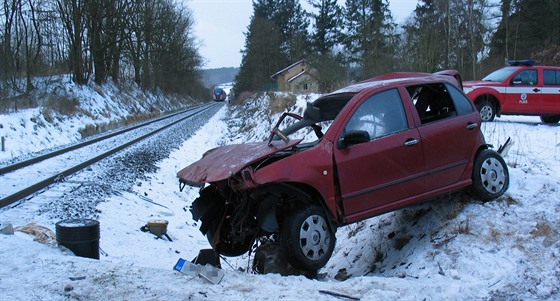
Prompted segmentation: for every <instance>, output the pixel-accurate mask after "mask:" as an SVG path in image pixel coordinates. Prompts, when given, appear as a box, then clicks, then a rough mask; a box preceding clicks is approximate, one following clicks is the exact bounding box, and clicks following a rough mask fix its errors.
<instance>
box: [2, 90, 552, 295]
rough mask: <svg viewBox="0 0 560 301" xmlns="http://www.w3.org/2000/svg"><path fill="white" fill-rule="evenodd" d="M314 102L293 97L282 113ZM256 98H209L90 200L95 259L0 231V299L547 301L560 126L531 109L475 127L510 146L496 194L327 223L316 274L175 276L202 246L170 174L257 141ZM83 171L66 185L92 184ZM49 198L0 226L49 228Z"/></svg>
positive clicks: (241, 267)
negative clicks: (158, 229) (215, 107)
mask: <svg viewBox="0 0 560 301" xmlns="http://www.w3.org/2000/svg"><path fill="white" fill-rule="evenodd" d="M313 97H316V96H307V97H305V96H298V101H297V104H296V105H295V106H294V107H292V108H291V110H295V111H298V110H301V107H303V105H304V104H305V102H306V101H307V100H310V99H309V98H313ZM266 102H267V99H266V98H261V99H258V100H256V101H254V102H251V103H248V104H245V105H244V106H237V107H234V106H232V107H229V106H224V107H222V108H221V109H220V110H219V111H218V112H217V113H216V114H215V115H214V116H213V117H212V118H211V119H210V120H209V121H208V123H207V124H206V125H204V126H203V127H202V128H200V130H198V131H197V132H196V133H195V134H194V135H193V136H191V137H190V138H189V139H188V140H186V141H185V142H184V143H183V144H182V145H181V146H180V147H179V148H178V149H176V150H174V151H172V152H171V154H170V155H169V157H168V158H166V159H163V160H161V161H160V162H159V163H158V170H157V171H155V172H152V173H149V174H147V175H146V177H145V178H144V179H140V180H137V182H136V184H135V185H134V186H133V187H132V188H131V189H128V190H123V191H119V192H118V193H116V194H112V195H110V196H108V197H106V198H104V199H102V200H101V202H100V203H99V205H98V206H97V207H96V214H97V216H98V217H97V220H99V222H100V229H101V239H100V247H101V250H102V251H101V258H100V260H94V259H89V258H82V257H76V256H74V255H73V254H72V253H71V252H70V251H68V250H65V249H64V248H62V247H58V246H56V245H55V244H44V243H39V242H36V241H33V238H34V236H32V235H28V234H25V233H23V232H21V231H16V232H15V235H0V297H1V299H2V300H68V299H76V300H105V299H109V298H111V299H115V300H219V299H221V300H269V299H277V300H311V299H314V300H349V299H348V298H344V297H335V296H332V295H329V294H325V293H322V292H321V291H330V292H337V293H341V294H344V295H347V296H351V297H354V298H359V299H361V300H558V299H560V281H559V279H560V232H559V231H560V230H559V229H560V192H559V189H560V188H559V187H560V127H558V126H549V125H542V124H539V123H538V121H539V119H538V118H537V117H520V116H512V117H502V118H499V119H497V121H496V122H492V123H485V124H483V131H484V133H485V136H486V139H487V141H488V142H489V143H493V144H494V145H495V146H496V147H497V146H498V145H499V144H500V143H503V142H504V141H505V139H506V138H507V137H511V138H512V139H513V140H514V141H515V144H514V146H513V148H512V149H511V151H510V153H509V155H508V156H507V157H506V161H507V163H508V165H509V168H510V170H509V171H510V177H511V181H510V188H509V190H508V192H507V193H506V194H505V195H504V196H503V197H502V198H500V199H498V200H496V201H492V202H488V203H480V202H478V201H475V200H474V199H473V198H472V197H470V196H469V195H468V194H466V193H465V194H458V195H453V196H450V197H448V198H441V199H438V200H435V201H434V202H431V203H427V204H423V205H419V206H415V207H410V208H406V209H403V210H399V211H396V212H393V213H388V214H385V215H381V216H378V217H375V218H372V219H369V220H366V221H363V222H359V223H356V224H352V225H349V226H347V227H343V228H340V229H339V230H338V232H337V245H336V248H335V251H334V254H333V257H332V258H331V260H330V261H329V262H328V264H327V266H326V267H325V268H323V269H322V270H321V271H320V273H322V274H324V275H325V276H324V278H323V279H321V280H312V279H308V278H305V277H303V276H288V277H282V276H280V275H276V274H268V275H255V274H252V273H250V272H246V271H247V270H249V267H250V265H251V263H250V260H251V259H250V258H247V257H246V256H242V257H238V258H226V259H225V260H227V262H225V261H222V267H223V268H224V270H225V277H224V278H223V280H222V281H221V282H220V283H219V284H212V283H210V282H208V281H207V280H205V279H202V278H198V277H190V276H187V275H184V274H181V273H179V272H177V271H174V270H173V269H172V268H173V266H174V265H175V263H176V262H177V260H178V259H179V258H183V259H187V260H191V259H193V258H194V257H195V256H196V255H197V254H198V251H199V250H200V249H204V248H208V247H209V245H208V242H207V241H206V238H205V237H203V236H202V234H201V233H200V232H199V230H198V226H199V225H198V224H197V223H196V222H194V221H193V220H192V217H191V215H190V212H189V211H188V210H187V209H188V206H189V205H190V203H191V202H192V201H193V200H194V198H195V197H196V196H197V195H198V191H197V189H194V188H186V190H185V191H183V192H180V191H179V188H178V182H177V179H176V173H177V171H178V170H180V169H181V168H182V167H184V166H186V165H188V164H190V163H191V162H193V161H195V160H198V159H199V158H200V157H201V156H202V154H203V153H204V152H205V151H206V150H208V149H210V148H213V147H215V146H217V145H223V144H230V143H239V142H241V141H255V140H262V139H263V138H264V137H266V136H267V135H268V130H269V128H270V123H271V122H274V121H275V120H276V118H277V116H278V115H275V116H269V114H268V111H267V105H266ZM247 113H249V114H250V116H251V118H247ZM2 118H4V116H2ZM2 121H4V119H2ZM68 131H70V129H68ZM95 170H96V168H93V169H92V170H90V171H85V172H84V173H81V174H77V175H75V176H73V177H72V179H71V181H74V182H80V181H88V180H91V177H92V176H95V175H92V173H93V172H94V171H95ZM88 173H89V174H88ZM115 180H118V179H115ZM54 202H56V199H53V197H52V195H51V194H49V193H48V192H46V193H43V194H39V195H37V196H35V197H33V198H31V199H29V200H27V201H25V202H22V203H21V204H19V205H18V206H17V207H12V208H4V209H1V210H0V223H1V225H2V226H5V225H6V224H8V223H11V224H13V226H14V227H18V226H24V225H26V224H28V223H31V222H35V223H36V224H38V225H42V226H45V227H47V228H50V229H51V230H53V231H54V229H55V223H56V222H58V221H59V220H58V219H56V218H55V217H53V215H52V214H49V212H44V211H42V210H40V209H41V208H43V207H42V206H43V204H44V203H54ZM83 218H87V216H84V217H83ZM148 220H167V221H169V227H168V234H169V235H170V237H171V239H172V241H169V240H167V239H166V238H163V239H155V238H154V236H153V235H151V234H149V233H146V232H142V231H141V230H140V227H141V226H143V225H145V224H146V222H147V221H148Z"/></svg>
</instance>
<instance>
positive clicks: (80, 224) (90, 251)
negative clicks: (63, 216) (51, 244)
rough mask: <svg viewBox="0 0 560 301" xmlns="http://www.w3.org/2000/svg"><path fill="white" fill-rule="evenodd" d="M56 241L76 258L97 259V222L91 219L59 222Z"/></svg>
mask: <svg viewBox="0 0 560 301" xmlns="http://www.w3.org/2000/svg"><path fill="white" fill-rule="evenodd" d="M56 241H57V242H58V244H59V245H63V246H65V247H67V248H68V249H70V250H71V251H72V252H74V254H76V255H77V256H81V257H88V258H93V259H99V222H98V221H96V220H93V219H67V220H62V221H59V222H58V223H56Z"/></svg>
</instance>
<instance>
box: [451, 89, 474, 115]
mask: <svg viewBox="0 0 560 301" xmlns="http://www.w3.org/2000/svg"><path fill="white" fill-rule="evenodd" d="M446 87H447V90H448V91H449V94H450V95H451V98H452V99H453V103H454V104H455V107H456V108H457V114H458V115H464V114H468V113H472V112H474V107H473V104H472V102H471V101H470V100H469V98H468V97H467V96H466V95H465V94H463V92H461V91H459V89H457V88H456V87H454V86H452V85H449V84H446Z"/></svg>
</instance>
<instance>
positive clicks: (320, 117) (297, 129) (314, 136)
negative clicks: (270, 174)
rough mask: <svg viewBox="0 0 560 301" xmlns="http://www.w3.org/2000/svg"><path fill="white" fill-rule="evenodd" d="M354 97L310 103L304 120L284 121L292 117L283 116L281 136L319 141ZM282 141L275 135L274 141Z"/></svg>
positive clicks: (328, 97) (333, 96)
mask: <svg viewBox="0 0 560 301" xmlns="http://www.w3.org/2000/svg"><path fill="white" fill-rule="evenodd" d="M353 96H354V94H350V93H347V94H337V95H329V96H325V97H320V98H318V99H317V100H315V101H313V102H310V103H308V104H307V108H306V109H305V111H304V113H303V118H302V119H300V120H297V121H295V122H294V119H292V118H286V120H282V119H283V118H284V117H287V116H291V115H283V116H282V117H281V120H280V121H281V122H280V123H279V127H280V128H282V130H281V131H280V132H281V134H283V135H284V136H286V137H289V139H295V138H301V139H303V142H313V141H317V140H319V139H320V138H321V137H322V136H323V134H324V133H326V131H327V130H328V128H329V127H330V126H331V124H332V122H333V120H334V119H335V118H336V116H337V115H338V113H340V111H341V110H342V108H344V106H346V104H347V103H348V101H350V99H351V98H352V97H353ZM292 117H293V116H292ZM273 131H274V129H273ZM280 139H283V138H281V136H280V135H278V134H277V133H274V138H273V140H280Z"/></svg>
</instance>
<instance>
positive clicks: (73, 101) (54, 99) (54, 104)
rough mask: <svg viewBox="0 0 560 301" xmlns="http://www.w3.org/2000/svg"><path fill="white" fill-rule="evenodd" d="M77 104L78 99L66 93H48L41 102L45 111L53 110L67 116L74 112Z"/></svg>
mask: <svg viewBox="0 0 560 301" xmlns="http://www.w3.org/2000/svg"><path fill="white" fill-rule="evenodd" d="M79 106H80V100H79V99H78V98H76V97H72V96H68V95H50V96H49V97H48V98H47V100H46V101H45V103H44V104H43V107H44V109H45V111H53V112H56V113H58V114H61V115H67V116H71V115H74V114H76V112H78V107H79Z"/></svg>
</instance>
